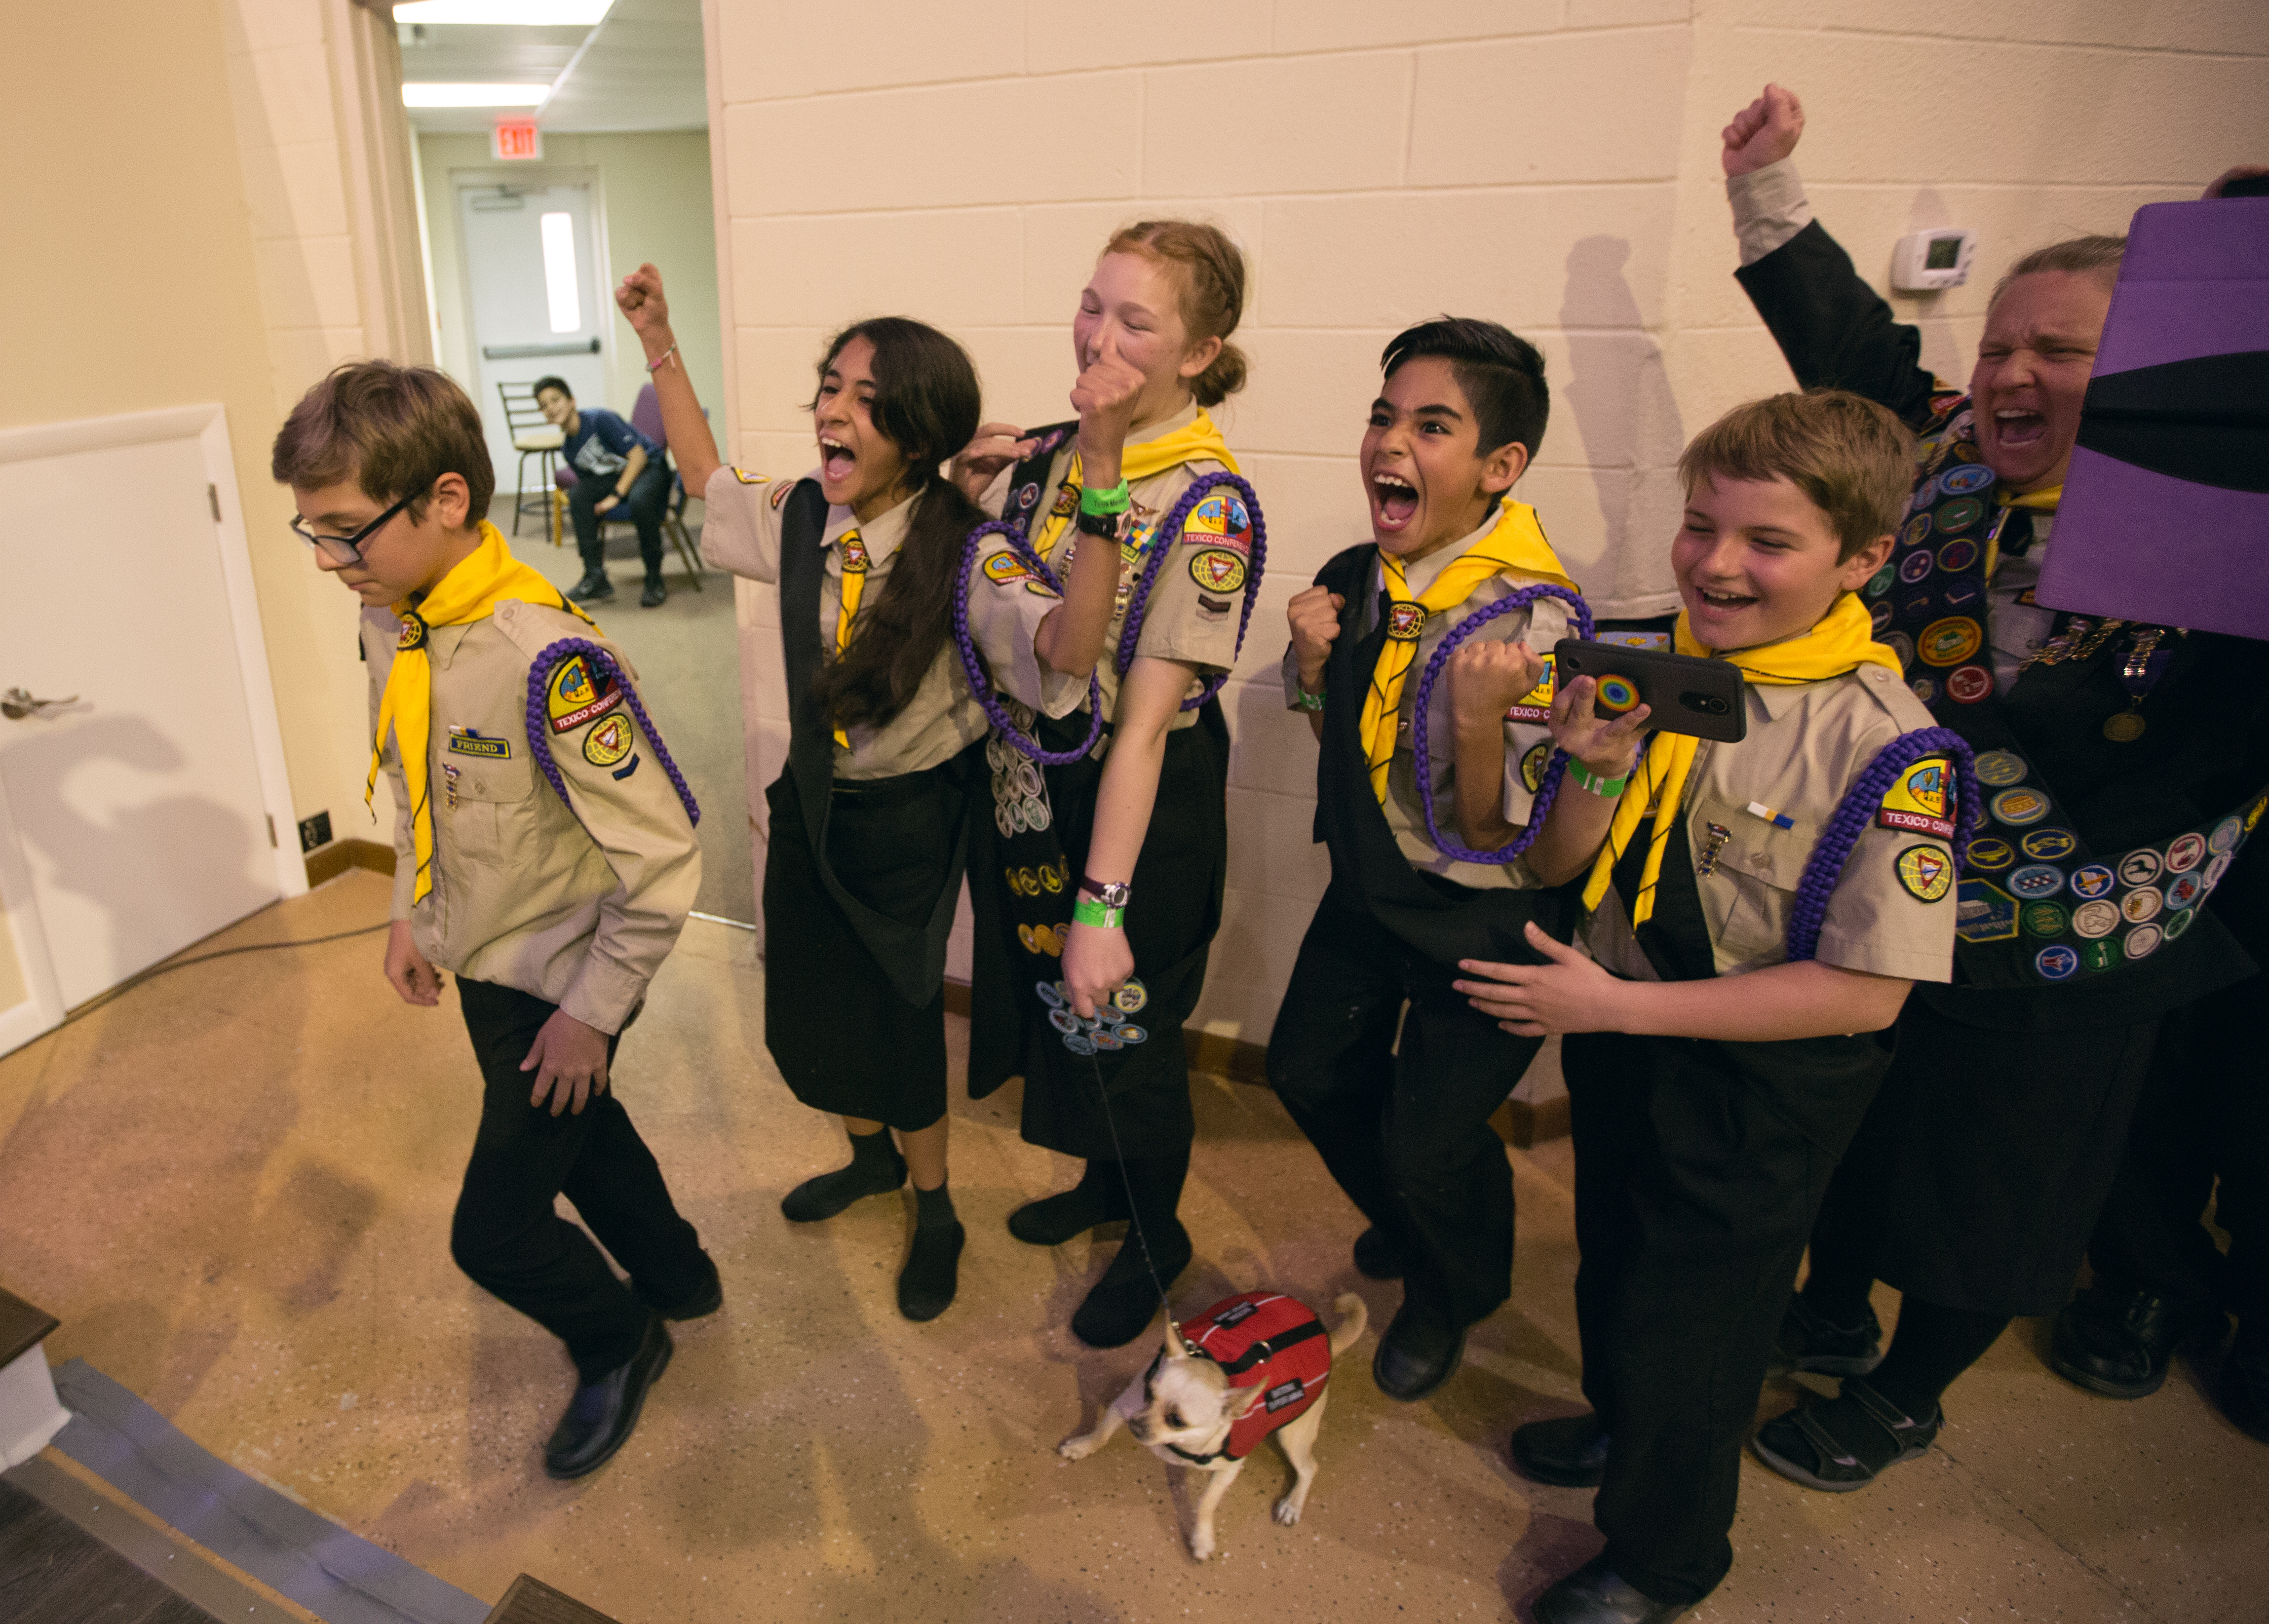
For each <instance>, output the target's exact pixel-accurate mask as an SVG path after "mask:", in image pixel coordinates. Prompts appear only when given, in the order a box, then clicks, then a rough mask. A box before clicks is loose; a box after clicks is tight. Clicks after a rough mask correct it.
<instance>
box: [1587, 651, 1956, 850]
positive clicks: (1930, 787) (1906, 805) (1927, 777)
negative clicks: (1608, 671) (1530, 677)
mask: <svg viewBox="0 0 2269 1624" xmlns="http://www.w3.org/2000/svg"><path fill="white" fill-rule="evenodd" d="M1606 693H1607V684H1606V683H1601V684H1600V696H1601V699H1600V702H1601V703H1602V704H1605V703H1606ZM1951 771H1952V770H1951V768H1950V766H1949V764H1948V763H1947V758H1946V757H1943V756H1925V757H1923V758H1922V759H1921V760H1920V761H1918V762H1917V763H1915V764H1914V765H1913V766H1911V767H1909V768H1908V769H1907V770H1906V771H1904V772H1903V773H1901V774H1900V775H1899V781H1898V782H1897V783H1896V784H1894V785H1892V786H1891V787H1890V790H1889V793H1888V794H1885V795H1884V797H1883V804H1882V806H1881V808H1880V809H1878V810H1877V812H1876V813H1875V823H1876V824H1877V825H1878V826H1879V827H1881V828H1883V829H1903V830H1907V831H1909V832H1910V833H1913V834H1920V835H1936V836H1938V837H1939V838H1940V839H1941V840H1942V839H1946V838H1948V837H1950V836H1951V835H1952V834H1953V833H1954V814H1955V805H1954V785H1953V782H1952V780H1951V776H1950V774H1951Z"/></svg>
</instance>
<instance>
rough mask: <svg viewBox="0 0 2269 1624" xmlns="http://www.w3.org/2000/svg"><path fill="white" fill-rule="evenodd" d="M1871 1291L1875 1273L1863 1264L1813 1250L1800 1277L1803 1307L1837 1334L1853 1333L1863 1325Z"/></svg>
mask: <svg viewBox="0 0 2269 1624" xmlns="http://www.w3.org/2000/svg"><path fill="white" fill-rule="evenodd" d="M1874 1288H1875V1272H1874V1270H1873V1269H1872V1268H1870V1267H1868V1266H1866V1264H1864V1263H1859V1262H1856V1261H1853V1260H1851V1259H1843V1258H1837V1257H1835V1256H1833V1255H1832V1254H1831V1255H1829V1256H1827V1257H1822V1255H1821V1254H1820V1253H1819V1252H1818V1251H1814V1253H1813V1255H1812V1268H1811V1271H1810V1273H1807V1274H1806V1275H1805V1277H1804V1306H1805V1307H1807V1308H1808V1309H1810V1310H1812V1311H1813V1312H1814V1314H1816V1315H1818V1316H1819V1317H1820V1318H1822V1319H1824V1320H1826V1321H1827V1322H1828V1323H1829V1325H1833V1326H1835V1327H1836V1328H1837V1330H1839V1331H1856V1330H1858V1329H1859V1327H1860V1326H1862V1325H1866V1323H1867V1314H1868V1310H1870V1308H1872V1307H1873V1304H1872V1303H1869V1302H1868V1300H1867V1297H1868V1294H1869V1293H1870V1292H1872V1291H1873V1290H1874Z"/></svg>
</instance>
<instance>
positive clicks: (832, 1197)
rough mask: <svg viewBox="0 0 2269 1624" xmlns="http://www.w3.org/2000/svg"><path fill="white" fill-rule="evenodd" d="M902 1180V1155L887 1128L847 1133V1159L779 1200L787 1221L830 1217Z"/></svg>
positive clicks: (806, 1220) (804, 1220) (799, 1221)
mask: <svg viewBox="0 0 2269 1624" xmlns="http://www.w3.org/2000/svg"><path fill="white" fill-rule="evenodd" d="M905 1181H906V1163H905V1157H904V1156H901V1155H899V1154H898V1147H897V1146H896V1145H894V1144H892V1143H891V1130H890V1129H888V1128H883V1129H880V1130H878V1131H876V1132H875V1133H854V1134H852V1135H851V1163H850V1165H849V1166H847V1167H839V1168H837V1169H836V1170H834V1171H833V1172H831V1173H822V1174H820V1175H819V1176H818V1177H817V1178H807V1179H805V1180H804V1181H803V1182H802V1184H800V1185H797V1186H796V1187H795V1189H793V1190H791V1191H789V1192H787V1195H786V1196H784V1197H782V1198H781V1200H780V1211H781V1212H783V1213H784V1214H787V1217H788V1219H789V1221H790V1222H795V1223H814V1222H818V1221H819V1220H821V1219H823V1218H832V1217H834V1216H835V1215H836V1214H838V1213H839V1212H841V1211H843V1209H844V1208H846V1207H849V1206H850V1205H851V1203H852V1202H854V1201H856V1200H861V1199H862V1198H864V1197H866V1196H870V1195H880V1194H882V1193H883V1192H885V1191H890V1190H895V1189H897V1188H898V1186H899V1185H902V1184H904V1183H905Z"/></svg>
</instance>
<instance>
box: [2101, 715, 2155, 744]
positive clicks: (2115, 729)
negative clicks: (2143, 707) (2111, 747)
mask: <svg viewBox="0 0 2269 1624" xmlns="http://www.w3.org/2000/svg"><path fill="white" fill-rule="evenodd" d="M2145 726H2146V723H2145V722H2144V720H2143V713H2142V712H2140V711H2120V712H2115V713H2114V714H2112V715H2110V716H2107V717H2105V718H2104V719H2103V736H2104V737H2105V738H2107V739H2109V740H2110V741H2111V742H2113V743H2114V744H2126V743H2129V742H2132V741H2133V740H2136V739H2140V738H2141V737H2142V736H2143V729H2144V727H2145Z"/></svg>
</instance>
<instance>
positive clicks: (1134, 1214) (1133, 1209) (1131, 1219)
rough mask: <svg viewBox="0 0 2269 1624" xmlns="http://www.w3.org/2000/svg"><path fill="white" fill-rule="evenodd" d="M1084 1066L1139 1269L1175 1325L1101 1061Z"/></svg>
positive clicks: (1092, 1061)
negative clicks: (1107, 1138) (1106, 1133)
mask: <svg viewBox="0 0 2269 1624" xmlns="http://www.w3.org/2000/svg"><path fill="white" fill-rule="evenodd" d="M1087 1064H1088V1067H1089V1068H1090V1070H1092V1071H1093V1072H1094V1074H1095V1092H1096V1096H1097V1097H1098V1098H1099V1099H1100V1100H1101V1101H1102V1102H1103V1123H1104V1126H1105V1127H1107V1128H1109V1129H1110V1130H1111V1157H1112V1161H1113V1162H1115V1163H1118V1166H1119V1183H1120V1187H1121V1188H1123V1189H1124V1190H1125V1191H1126V1192H1127V1225H1128V1227H1129V1228H1131V1229H1133V1230H1134V1231H1135V1241H1136V1242H1137V1244H1140V1245H1141V1246H1142V1266H1143V1267H1144V1268H1146V1269H1148V1270H1149V1272H1150V1284H1151V1285H1152V1286H1154V1287H1156V1288H1157V1292H1158V1306H1159V1307H1160V1308H1162V1309H1164V1310H1165V1314H1166V1323H1167V1324H1168V1325H1172V1324H1173V1322H1174V1307H1173V1304H1172V1303H1169V1302H1168V1301H1167V1300H1166V1282H1165V1281H1162V1280H1160V1279H1159V1278H1158V1259H1157V1253H1155V1252H1153V1251H1151V1250H1150V1237H1149V1235H1148V1234H1146V1233H1145V1232H1144V1230H1143V1229H1142V1207H1141V1206H1140V1205H1139V1204H1138V1203H1137V1202H1136V1201H1135V1181H1134V1179H1133V1178H1131V1177H1128V1176H1127V1153H1126V1152H1125V1151H1123V1150H1121V1149H1120V1148H1119V1123H1118V1119H1117V1118H1114V1117H1112V1114H1111V1090H1110V1089H1106V1088H1105V1087H1104V1086H1103V1062H1102V1061H1100V1060H1098V1059H1096V1058H1095V1056H1094V1055H1093V1054H1090V1055H1089V1056H1088V1057H1087Z"/></svg>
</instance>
